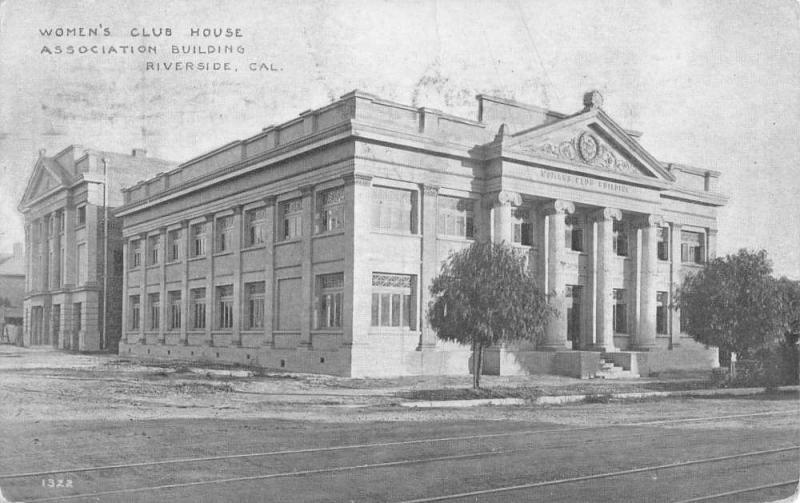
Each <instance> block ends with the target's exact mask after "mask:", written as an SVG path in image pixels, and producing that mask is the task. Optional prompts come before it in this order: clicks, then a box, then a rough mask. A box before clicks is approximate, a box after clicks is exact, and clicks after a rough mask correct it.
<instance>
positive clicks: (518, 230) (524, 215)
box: [511, 207, 533, 246]
mask: <svg viewBox="0 0 800 503" xmlns="http://www.w3.org/2000/svg"><path fill="white" fill-rule="evenodd" d="M511 240H512V241H513V242H514V243H517V244H521V245H524V246H533V222H532V219H531V210H530V209H529V208H524V207H519V208H514V210H513V211H512V212H511Z"/></svg>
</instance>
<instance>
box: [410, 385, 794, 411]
mask: <svg viewBox="0 0 800 503" xmlns="http://www.w3.org/2000/svg"><path fill="white" fill-rule="evenodd" d="M776 390H777V391H798V390H800V386H779V387H777V388H776ZM764 391H766V388H718V389H696V390H681V391H641V392H629V393H597V394H583V395H554V396H540V397H536V398H534V399H533V400H526V399H524V398H481V399H477V400H438V401H437V400H420V401H413V402H400V405H401V406H403V407H410V408H432V407H436V408H450V407H480V406H485V405H495V406H496V405H526V404H530V405H563V404H566V403H576V402H583V401H584V400H586V399H587V398H588V397H593V396H601V397H603V398H608V399H625V398H655V397H707V396H726V395H733V396H748V395H758V394H760V393H764Z"/></svg>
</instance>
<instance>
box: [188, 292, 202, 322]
mask: <svg viewBox="0 0 800 503" xmlns="http://www.w3.org/2000/svg"><path fill="white" fill-rule="evenodd" d="M189 302H190V305H189V313H190V316H191V317H192V325H191V327H192V328H193V329H204V328H206V289H205V288H193V289H192V290H191V291H190V292H189Z"/></svg>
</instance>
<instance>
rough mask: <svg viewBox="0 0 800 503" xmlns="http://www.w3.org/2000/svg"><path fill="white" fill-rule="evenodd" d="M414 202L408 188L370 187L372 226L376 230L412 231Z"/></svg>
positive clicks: (402, 232)
mask: <svg viewBox="0 0 800 503" xmlns="http://www.w3.org/2000/svg"><path fill="white" fill-rule="evenodd" d="M413 223H414V203H413V194H412V192H411V191H410V190H400V189H390V188H388V187H373V188H372V228H373V229H374V230H378V231H386V232H397V233H401V234H413V233H414V225H413Z"/></svg>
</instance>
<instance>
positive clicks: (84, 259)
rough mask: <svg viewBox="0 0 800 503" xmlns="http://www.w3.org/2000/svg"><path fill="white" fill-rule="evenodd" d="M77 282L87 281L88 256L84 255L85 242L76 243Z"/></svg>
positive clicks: (84, 282)
mask: <svg viewBox="0 0 800 503" xmlns="http://www.w3.org/2000/svg"><path fill="white" fill-rule="evenodd" d="M76 267H77V270H78V271H77V272H78V284H79V285H85V284H86V282H87V281H89V257H88V256H87V255H86V243H81V244H79V245H78V263H77V264H76Z"/></svg>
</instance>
